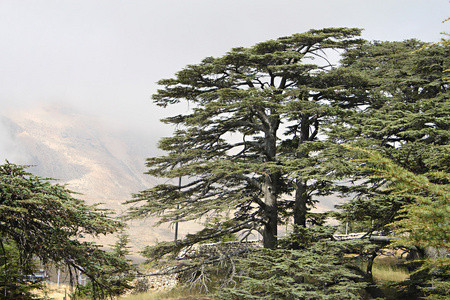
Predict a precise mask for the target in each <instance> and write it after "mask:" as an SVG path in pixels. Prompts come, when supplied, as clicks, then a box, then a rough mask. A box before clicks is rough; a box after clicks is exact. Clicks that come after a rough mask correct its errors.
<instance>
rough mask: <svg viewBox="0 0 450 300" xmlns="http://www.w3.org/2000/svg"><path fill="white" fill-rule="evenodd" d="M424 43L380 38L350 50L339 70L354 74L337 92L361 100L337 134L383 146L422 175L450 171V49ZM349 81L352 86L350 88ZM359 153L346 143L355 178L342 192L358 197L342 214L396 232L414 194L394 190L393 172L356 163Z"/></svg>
mask: <svg viewBox="0 0 450 300" xmlns="http://www.w3.org/2000/svg"><path fill="white" fill-rule="evenodd" d="M423 46H424V43H422V42H419V41H417V40H408V41H404V42H372V43H367V44H364V45H361V46H360V47H358V48H355V49H352V50H350V51H348V52H346V53H345V54H344V58H343V60H342V63H343V66H342V68H340V70H339V71H338V74H341V73H351V74H353V79H352V80H353V81H349V82H350V83H352V82H353V84H351V85H350V86H349V87H347V88H346V89H344V92H342V93H341V92H339V93H337V96H338V97H344V98H350V99H352V98H353V97H358V98H359V99H360V101H361V105H360V106H358V107H355V108H352V109H349V110H348V112H347V114H346V115H343V117H342V118H341V119H340V120H338V121H337V122H335V123H334V124H330V126H329V128H330V130H329V132H328V134H329V136H330V138H331V140H333V141H336V142H338V143H352V144H353V145H357V146H359V147H362V148H367V149H376V150H377V151H379V152H380V153H382V154H383V156H384V157H387V158H389V159H391V160H392V161H393V162H394V163H395V164H397V165H399V166H402V167H404V168H405V169H407V170H409V171H411V172H413V173H414V174H425V173H427V172H429V171H431V170H433V171H446V172H448V171H449V170H450V165H449V161H450V159H449V154H448V153H449V151H448V150H449V145H448V141H449V138H450V135H449V132H450V131H449V129H450V127H449V124H450V106H449V91H448V84H447V83H446V82H445V81H444V80H443V77H444V73H445V70H446V69H447V68H448V67H449V66H450V60H449V57H450V56H449V54H450V53H449V50H450V48H449V47H448V46H443V45H436V46H432V47H428V48H426V49H423ZM420 49H422V50H420ZM419 50H420V51H419ZM349 88H350V89H351V90H352V93H351V94H346V91H347V90H348V89H349ZM359 155H360V153H357V152H346V151H345V149H342V150H341V154H340V155H339V156H338V157H339V158H341V159H343V160H345V161H346V162H347V163H346V164H344V165H343V170H344V171H343V173H344V174H345V173H347V174H348V177H349V178H350V180H349V181H348V183H351V184H348V183H347V184H345V185H342V186H341V191H342V193H343V195H346V196H350V195H351V196H353V197H354V199H353V200H352V201H350V202H348V203H345V204H343V205H340V206H339V208H340V209H341V210H342V214H341V216H340V219H341V220H342V221H343V222H347V221H349V222H352V221H353V222H354V221H357V222H363V221H371V222H373V224H374V226H373V228H371V230H377V231H385V232H388V231H389V228H387V227H386V225H387V224H389V223H391V222H392V221H394V219H395V217H396V216H397V215H398V214H399V210H400V209H401V207H403V206H404V205H409V204H412V203H415V202H414V199H413V198H411V197H409V196H408V195H403V196H393V195H391V190H389V189H385V187H386V185H389V184H390V183H389V182H387V181H386V179H385V178H382V177H376V176H371V175H372V174H373V172H372V170H369V169H367V168H366V169H359V168H356V169H355V167H357V166H358V165H359V164H360V163H359V162H356V163H353V162H352V161H351V160H352V158H356V159H357V158H358V156H359ZM355 183H357V184H355ZM367 219H368V220H367Z"/></svg>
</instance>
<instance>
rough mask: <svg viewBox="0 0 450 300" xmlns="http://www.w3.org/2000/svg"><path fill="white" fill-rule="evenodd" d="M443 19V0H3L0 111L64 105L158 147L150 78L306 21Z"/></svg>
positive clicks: (386, 31)
mask: <svg viewBox="0 0 450 300" xmlns="http://www.w3.org/2000/svg"><path fill="white" fill-rule="evenodd" d="M447 17H450V3H449V1H448V0H309V1H306V0H303V1H300V0H271V1H269V0H190V1H188V0H164V1H162V0H161V1H155V0H0V114H7V113H8V111H11V110H20V109H28V108H31V107H34V106H42V105H47V104H51V103H57V104H63V105H68V106H69V107H71V108H73V109H74V110H77V111H80V112H83V113H86V114H90V115H92V116H95V117H97V118H99V119H101V120H105V122H106V124H110V125H111V126H119V127H123V128H126V129H132V130H141V131H142V132H145V133H146V134H149V135H151V136H154V137H155V145H156V142H157V140H158V139H159V137H161V136H164V135H169V134H170V131H171V129H170V128H167V127H165V126H163V125H162V124H161V123H160V122H159V120H160V119H161V118H163V117H167V116H171V115H173V114H174V111H173V110H172V111H171V108H167V109H162V108H158V107H157V106H156V105H154V104H153V103H152V101H151V95H152V94H153V93H155V92H156V89H157V88H158V86H157V84H156V82H157V81H158V80H160V79H163V78H170V77H172V76H173V75H174V74H175V73H176V72H177V71H179V70H181V69H182V68H183V67H184V66H186V65H188V64H195V63H199V62H200V61H201V59H203V58H204V57H207V56H220V55H223V54H225V53H226V52H227V51H229V50H230V49H231V48H233V47H239V46H252V45H253V44H255V43H257V42H261V41H266V40H269V39H276V38H278V37H281V36H287V35H291V34H293V33H297V32H305V31H308V30H309V29H312V28H314V29H320V28H324V27H343V26H345V27H359V28H364V29H365V30H364V32H363V35H362V37H363V38H365V39H368V40H399V41H401V40H405V39H409V38H417V39H420V40H423V41H429V42H436V41H438V40H439V39H440V38H441V37H442V35H441V34H440V33H441V32H443V31H446V30H448V28H450V22H448V23H442V21H443V20H444V19H446V18H447ZM448 31H450V30H448ZM1 134H4V133H3V132H2V130H0V135H1ZM1 140H2V139H0V141H1ZM0 149H1V145H0Z"/></svg>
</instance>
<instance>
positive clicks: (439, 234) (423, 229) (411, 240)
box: [357, 149, 450, 299]
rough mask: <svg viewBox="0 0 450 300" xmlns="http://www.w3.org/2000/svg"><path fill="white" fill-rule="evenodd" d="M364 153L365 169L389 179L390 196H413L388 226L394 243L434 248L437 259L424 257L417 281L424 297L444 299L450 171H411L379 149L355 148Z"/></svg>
mask: <svg viewBox="0 0 450 300" xmlns="http://www.w3.org/2000/svg"><path fill="white" fill-rule="evenodd" d="M357 150H358V151H360V152H363V153H365V154H366V155H367V157H366V158H365V159H363V160H364V162H366V163H367V165H365V166H364V169H370V170H371V171H372V172H374V174H375V175H374V176H377V177H379V178H385V179H387V180H389V181H390V183H391V184H390V185H389V190H390V191H391V193H390V195H391V197H408V198H410V199H414V202H413V203H411V204H406V205H404V206H403V207H402V208H401V209H400V211H399V212H400V215H399V216H398V217H397V218H396V220H395V221H394V222H392V224H390V227H391V229H392V230H393V232H394V233H395V235H396V237H397V239H396V240H395V241H394V243H393V245H394V246H395V245H397V246H403V247H405V246H407V247H408V246H409V247H418V248H419V249H426V248H434V249H435V250H436V251H437V253H438V257H437V258H426V259H425V260H424V261H423V264H422V265H421V267H420V268H419V269H417V270H416V273H418V274H419V275H420V277H419V280H420V281H419V282H417V283H418V284H419V285H420V286H421V287H422V290H423V291H424V292H425V293H426V295H427V299H445V298H448V297H449V296H450V283H449V280H450V257H448V256H447V255H446V254H447V253H449V252H450V184H449V182H450V180H449V179H450V174H448V173H443V172H430V173H427V174H424V175H421V174H414V173H412V172H410V171H408V170H406V169H405V168H403V167H401V166H398V165H396V164H394V163H393V162H392V161H391V160H390V159H387V158H385V157H383V156H382V155H381V154H380V153H378V152H372V151H367V150H362V149H357Z"/></svg>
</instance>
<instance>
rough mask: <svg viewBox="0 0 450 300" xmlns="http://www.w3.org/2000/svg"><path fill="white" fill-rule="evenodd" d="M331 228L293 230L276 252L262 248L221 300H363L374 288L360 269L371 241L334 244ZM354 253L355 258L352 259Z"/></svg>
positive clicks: (241, 267)
mask: <svg viewBox="0 0 450 300" xmlns="http://www.w3.org/2000/svg"><path fill="white" fill-rule="evenodd" d="M334 230H335V228H333V227H320V226H319V227H311V228H304V227H295V229H294V232H293V233H292V234H291V235H290V236H288V237H286V238H284V239H283V240H282V241H281V242H280V245H281V247H280V248H279V249H276V250H270V249H260V250H256V251H255V252H254V253H251V254H250V255H248V258H244V259H241V260H240V261H239V263H238V274H239V275H238V276H236V278H237V285H236V287H235V288H224V289H222V290H221V292H220V293H219V294H218V298H219V299H361V298H363V297H364V295H365V294H366V292H365V289H366V288H367V287H368V286H369V285H370V284H371V282H370V280H368V278H367V276H366V274H365V272H364V271H363V270H361V269H360V268H359V267H358V264H360V263H361V262H363V261H364V258H363V257H364V256H361V255H359V256H357V255H355V254H363V253H367V252H371V251H372V250H371V248H372V246H371V244H370V243H369V242H367V241H361V240H360V241H356V242H345V241H344V242H333V241H331V239H330V238H331V235H332V233H333V231H334ZM351 254H353V255H351Z"/></svg>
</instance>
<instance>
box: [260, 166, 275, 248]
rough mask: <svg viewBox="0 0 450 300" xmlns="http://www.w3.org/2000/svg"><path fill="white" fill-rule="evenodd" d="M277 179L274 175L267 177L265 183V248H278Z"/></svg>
mask: <svg viewBox="0 0 450 300" xmlns="http://www.w3.org/2000/svg"><path fill="white" fill-rule="evenodd" d="M276 185H277V178H276V176H274V175H266V178H265V182H264V202H265V204H266V207H265V216H264V230H263V245H264V248H269V249H275V248H276V246H277V235H278V231H277V221H278V204H277V193H276V188H277V186H276Z"/></svg>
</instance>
